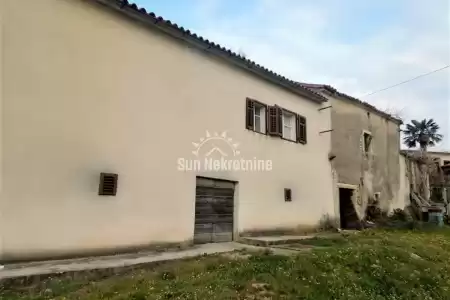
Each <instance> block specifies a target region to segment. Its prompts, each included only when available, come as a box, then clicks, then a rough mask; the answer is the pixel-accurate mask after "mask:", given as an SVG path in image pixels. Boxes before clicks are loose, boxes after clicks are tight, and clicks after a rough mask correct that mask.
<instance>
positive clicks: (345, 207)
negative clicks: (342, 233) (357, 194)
mask: <svg viewBox="0 0 450 300" xmlns="http://www.w3.org/2000/svg"><path fill="white" fill-rule="evenodd" d="M353 193H354V190H353V189H346V188H339V215H340V218H341V228H342V229H356V228H359V227H360V226H361V224H360V222H359V218H358V215H357V214H356V210H355V207H354V205H353V201H352V198H353Z"/></svg>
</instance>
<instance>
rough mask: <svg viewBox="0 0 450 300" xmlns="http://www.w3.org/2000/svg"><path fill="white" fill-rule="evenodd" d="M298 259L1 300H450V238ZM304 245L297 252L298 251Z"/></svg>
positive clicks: (198, 264) (176, 270)
mask: <svg viewBox="0 0 450 300" xmlns="http://www.w3.org/2000/svg"><path fill="white" fill-rule="evenodd" d="M305 243H307V244H309V245H311V244H317V245H318V246H320V248H318V249H317V250H314V251H312V252H303V253H301V254H299V255H298V256H296V257H283V256H276V255H271V254H267V253H266V254H264V253H260V254H248V253H245V252H244V253H242V252H241V253H233V254H227V255H220V256H209V257H201V258H197V259H193V260H188V261H179V262H172V263H166V264H163V265H159V266H155V267H148V268H141V269H136V270H132V271H128V272H125V273H123V274H118V275H114V276H111V277H108V278H103V279H97V280H95V281H90V280H89V278H83V277H81V278H77V279H73V280H69V279H61V278H60V279H57V278H53V279H49V280H46V281H43V282H41V283H40V284H38V285H35V286H29V287H20V288H18V287H16V288H9V289H6V288H2V289H0V299H2V300H3V299H8V300H16V299H29V300H31V299H33V300H37V299H66V300H72V299H82V300H97V299H115V300H119V299H131V300H144V299H209V300H210V299H315V300H320V299H327V300H328V299H450V230H438V231H426V232H424V231H380V230H369V231H364V232H360V233H358V234H355V235H350V236H348V237H342V238H337V239H331V240H326V241H324V240H322V239H316V240H312V241H307V242H305ZM296 246H299V247H300V246H301V245H292V247H294V248H295V247H296Z"/></svg>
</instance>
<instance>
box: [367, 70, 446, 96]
mask: <svg viewBox="0 0 450 300" xmlns="http://www.w3.org/2000/svg"><path fill="white" fill-rule="evenodd" d="M448 67H450V65H447V66H445V67H442V68H440V69H436V70H434V71H431V72H428V73H425V74H422V75H419V76H416V77H414V78H411V79H408V80H405V81H402V82H399V83H397V84H394V85H391V86H388V87H386V88H383V89H380V90H376V91H374V92H371V93H368V94H366V95H363V96H362V97H367V96H371V95H373V94H376V93H379V92H382V91H385V90H388V89H391V88H393V87H396V86H399V85H401V84H404V83H407V82H411V81H413V80H416V79H419V78H422V77H425V76H428V75H431V74H433V73H436V72H439V71H442V70H444V69H447V68H448Z"/></svg>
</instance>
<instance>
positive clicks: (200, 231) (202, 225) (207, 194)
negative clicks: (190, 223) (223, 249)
mask: <svg viewBox="0 0 450 300" xmlns="http://www.w3.org/2000/svg"><path fill="white" fill-rule="evenodd" d="M233 196H234V183H232V182H228V181H219V180H213V179H205V178H197V187H196V197H195V230H194V242H195V243H217V242H228V241H232V240H233V212H234V201H233Z"/></svg>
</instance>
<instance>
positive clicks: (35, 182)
mask: <svg viewBox="0 0 450 300" xmlns="http://www.w3.org/2000/svg"><path fill="white" fill-rule="evenodd" d="M1 3H2V4H3V6H4V7H2V9H3V11H4V12H5V13H4V24H3V25H4V44H3V55H4V56H3V57H4V58H5V59H4V65H3V75H4V77H3V92H4V93H3V95H4V98H3V108H4V109H3V111H2V115H1V117H2V124H3V128H2V133H3V155H2V162H3V175H4V176H3V190H2V193H1V211H2V217H1V219H0V228H1V230H2V232H1V233H2V238H3V245H2V258H3V259H11V258H25V257H37V256H38V255H45V256H48V255H53V254H55V255H56V254H65V253H76V252H84V251H88V250H101V249H110V248H115V247H129V246H142V245H146V244H151V243H156V242H180V241H186V240H190V239H192V237H193V231H194V208H195V207H194V204H195V178H196V175H203V176H205V175H206V176H212V177H216V178H222V179H228V180H235V181H238V185H237V191H236V200H235V203H236V204H235V206H236V216H235V222H236V224H235V226H236V230H237V231H239V232H242V231H247V230H262V229H271V228H282V227H286V228H288V227H289V228H291V227H295V226H299V225H316V224H317V222H318V221H319V219H320V218H321V217H322V216H323V215H324V214H330V215H334V212H335V207H334V203H333V188H332V176H331V170H330V164H329V162H328V153H329V150H330V135H329V134H322V135H319V131H322V130H327V129H329V128H330V110H323V111H320V112H319V111H318V108H320V105H319V104H317V103H314V102H311V101H309V100H305V99H302V98H300V97H299V96H297V95H294V94H292V93H290V92H288V91H286V90H284V89H281V88H280V87H278V86H276V85H273V84H271V83H268V82H265V81H263V80H261V79H259V78H258V77H255V76H254V75H249V74H247V73H246V72H244V71H242V70H240V69H236V68H235V67H230V66H229V65H228V64H225V63H223V62H221V61H219V60H217V59H216V58H213V57H211V56H208V55H205V54H203V53H200V52H199V51H198V50H195V49H192V48H188V47H186V46H185V45H184V44H181V43H178V42H175V41H174V40H173V39H171V38H167V37H166V36H163V35H161V34H159V33H158V32H154V31H152V30H149V29H147V28H144V27H143V26H141V25H139V24H137V23H135V22H133V21H130V20H128V19H125V18H122V17H121V16H119V15H116V14H114V13H110V12H109V11H106V10H104V9H103V8H101V7H100V6H97V5H96V4H92V3H88V2H87V1H79V0H39V1H36V0H21V1H17V0H3V1H2V2H1ZM246 97H251V98H254V99H257V100H259V101H261V102H264V103H266V104H278V105H280V106H283V107H285V108H287V109H289V110H291V111H294V112H297V113H300V114H302V115H304V116H306V117H307V120H308V144H306V145H301V144H296V143H292V142H289V141H285V140H281V139H275V138H272V137H268V136H265V135H262V134H258V133H254V132H251V131H248V130H246V129H245V128H244V127H245V126H244V123H245V122H244V120H245V114H244V107H245V98H246ZM206 130H208V131H210V132H211V133H213V132H223V131H226V132H227V134H228V136H229V137H232V138H233V140H234V141H236V142H238V143H239V150H240V157H243V158H246V159H252V158H254V157H256V158H257V159H271V160H272V161H273V170H272V171H271V172H259V173H258V172H253V173H250V172H235V171H228V172H219V173H216V172H212V174H199V173H196V172H181V171H178V170H177V159H178V158H180V157H182V158H194V157H193V155H192V151H193V150H194V149H193V145H192V142H195V141H198V140H199V139H200V138H201V137H203V136H205V131H206ZM100 172H117V173H118V174H119V187H118V194H117V196H116V197H101V196H98V195H97V191H98V180H99V173H100ZM284 188H291V189H292V193H293V201H292V202H290V203H288V202H284V198H283V189H284Z"/></svg>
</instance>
